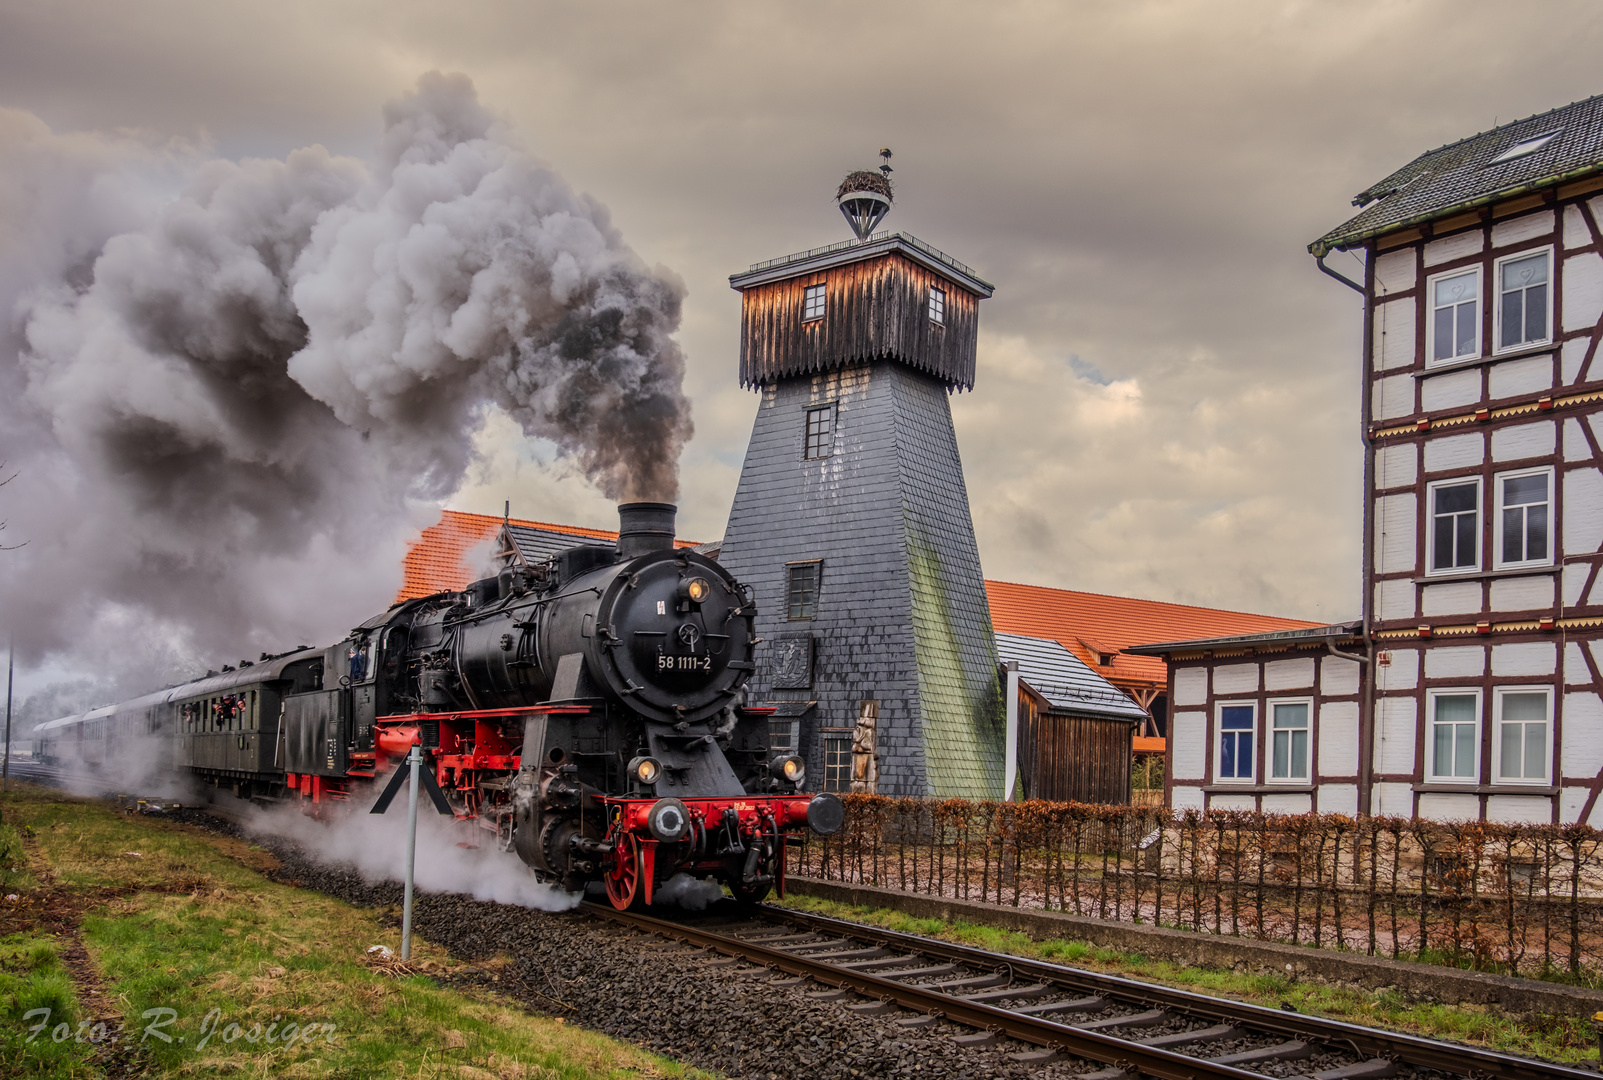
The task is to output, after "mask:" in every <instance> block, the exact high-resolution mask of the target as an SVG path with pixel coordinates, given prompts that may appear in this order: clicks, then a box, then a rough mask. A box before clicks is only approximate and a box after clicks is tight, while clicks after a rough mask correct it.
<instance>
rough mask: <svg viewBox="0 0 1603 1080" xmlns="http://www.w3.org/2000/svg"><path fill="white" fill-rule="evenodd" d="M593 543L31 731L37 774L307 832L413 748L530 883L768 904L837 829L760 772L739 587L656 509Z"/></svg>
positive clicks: (810, 800) (744, 591)
mask: <svg viewBox="0 0 1603 1080" xmlns="http://www.w3.org/2000/svg"><path fill="white" fill-rule="evenodd" d="M619 516H620V525H621V528H620V532H619V536H618V543H617V545H616V546H615V547H614V546H603V545H596V544H586V545H580V546H576V547H572V548H569V549H567V550H565V551H561V552H559V553H557V554H556V555H555V556H553V557H552V558H551V559H550V560H548V561H547V562H545V563H544V564H541V565H537V566H533V567H513V566H508V567H506V568H504V569H502V571H501V572H500V573H499V574H498V575H497V576H496V577H492V578H486V579H484V580H481V581H476V582H474V583H472V584H471V585H469V586H468V587H467V588H466V589H464V590H463V591H461V592H445V593H438V594H436V595H434V596H428V597H423V598H420V599H416V600H408V601H404V602H402V603H399V604H396V605H395V606H393V607H391V608H390V609H389V610H388V611H387V612H385V613H384V614H382V615H379V616H377V617H375V618H373V619H370V620H368V621H367V622H365V623H363V624H362V625H360V626H358V627H357V628H356V629H354V630H353V631H351V634H350V636H349V637H347V638H346V639H345V640H344V641H341V642H339V643H338V644H335V645H332V646H329V647H328V648H324V649H313V648H301V649H297V650H295V651H293V652H289V653H285V654H282V655H279V656H269V655H266V654H263V656H262V658H261V660H260V661H259V662H257V663H254V664H250V663H243V664H242V665H241V666H240V667H239V668H238V669H231V668H224V670H223V672H222V673H221V674H211V673H209V674H208V677H206V678H203V679H199V680H196V681H194V682H190V683H186V684H183V685H181V686H176V687H172V688H170V689H167V690H163V691H159V692H157V693H154V694H148V695H146V696H144V697H140V698H135V699H133V700H131V701H125V702H122V703H120V704H118V705H112V706H107V707H105V708H101V709H95V710H93V711H91V712H88V713H85V714H83V715H81V716H71V717H65V718H63V719H60V720H54V721H51V722H50V723H48V724H45V725H43V726H42V727H40V728H38V729H36V732H35V734H36V739H37V742H38V750H39V753H40V754H41V756H42V757H43V758H44V759H45V760H46V761H47V762H50V763H57V764H62V765H67V766H70V767H74V768H80V769H87V770H89V771H91V772H99V773H101V774H102V775H106V776H108V777H109V776H114V775H117V773H118V768H117V766H118V765H120V764H121V765H125V764H126V763H127V762H129V761H130V760H133V759H136V758H137V756H139V755H141V754H144V755H147V756H148V755H151V754H154V756H155V759H156V760H155V761H154V762H153V764H156V765H158V766H160V767H164V768H167V769H172V770H175V771H178V772H182V773H187V774H190V775H194V776H197V777H199V778H201V779H203V780H205V781H206V782H208V783H210V784H212V785H215V786H218V787H227V788H230V789H231V790H232V791H233V793H234V794H235V795H238V796H240V797H242V798H252V799H257V800H260V801H273V800H283V799H298V800H301V801H303V802H305V803H306V804H308V806H309V807H311V808H315V809H316V810H317V811H318V812H321V811H322V810H323V808H324V807H325V806H326V805H327V804H337V803H342V802H348V801H350V800H352V799H353V798H355V797H356V796H357V795H358V794H360V793H364V792H365V791H367V790H368V789H370V788H371V787H372V783H373V780H374V778H375V777H377V776H379V775H380V774H383V773H387V772H388V771H389V769H391V768H393V767H395V766H396V764H397V763H398V762H399V761H400V759H401V758H402V757H403V756H404V755H405V754H407V753H408V752H409V751H410V749H411V747H412V745H413V744H414V743H418V744H421V747H422V751H423V754H424V762H425V768H429V769H431V771H432V772H433V775H434V778H435V780H436V781H437V782H438V784H439V785H440V787H441V788H442V789H443V790H444V792H445V794H446V797H447V799H448V801H449V803H450V806H451V809H452V812H453V813H454V814H455V816H456V817H457V818H458V819H461V820H464V821H468V822H471V823H473V824H475V825H476V826H477V827H479V828H481V829H483V830H485V831H486V832H489V833H493V834H494V838H495V840H496V842H497V843H498V844H499V845H500V847H501V848H502V849H503V850H506V851H511V852H515V853H516V854H517V856H518V857H519V858H520V859H521V860H523V862H524V863H526V864H528V866H530V867H531V868H532V869H533V871H534V873H535V874H536V875H537V876H538V877H539V878H540V879H541V880H544V881H548V882H552V883H555V884H557V885H559V886H560V887H562V888H565V889H568V890H573V891H576V890H578V889H581V888H583V887H584V885H585V884H586V883H587V882H591V881H597V880H599V881H603V882H604V883H605V886H606V890H607V895H608V896H609V898H610V899H611V901H612V903H613V904H614V905H615V906H617V907H619V908H627V907H629V906H631V905H632V904H634V903H636V902H638V901H643V902H645V903H650V902H651V896H652V892H653V889H654V887H655V886H656V884H657V883H659V882H661V881H664V880H666V879H667V878H668V877H670V876H672V875H673V874H674V873H676V872H679V871H681V870H683V871H686V872H690V873H693V874H696V875H698V876H713V877H716V878H718V879H719V880H721V881H723V882H724V883H726V884H727V885H728V886H729V888H730V891H731V892H732V893H733V894H734V895H735V897H736V898H737V899H738V900H742V901H745V902H755V901H756V900H759V899H761V898H762V897H763V896H765V895H767V893H768V891H769V890H770V889H771V888H775V887H777V888H778V889H779V890H780V893H781V895H783V890H784V873H785V853H786V847H787V846H788V845H790V844H795V843H800V842H801V841H802V837H803V830H804V829H805V828H811V829H812V830H814V831H816V832H819V833H821V834H825V835H827V834H829V833H832V832H834V831H836V830H837V829H838V828H840V825H841V823H842V818H843V812H842V807H841V804H840V802H839V800H838V799H836V798H835V796H833V795H829V794H819V795H812V796H808V795H806V794H803V785H804V782H805V769H804V767H803V765H802V761H801V759H800V758H798V757H794V756H789V755H780V756H777V757H774V756H771V755H770V753H769V747H768V724H767V720H768V715H769V713H770V712H771V711H772V710H771V709H756V708H749V707H747V706H746V704H745V690H744V685H745V682H746V680H747V678H748V677H749V676H750V674H751V672H752V670H753V662H752V658H753V655H754V650H755V648H756V645H757V643H758V639H757V637H756V636H755V634H754V632H753V623H754V617H755V614H756V605H755V603H754V600H753V597H752V595H751V591H750V589H749V588H747V587H746V586H744V585H742V584H740V583H739V582H737V581H736V580H735V579H734V578H733V577H732V576H731V575H730V574H729V573H728V572H727V571H726V570H724V569H723V567H721V566H719V565H718V563H716V562H714V561H713V560H712V559H709V558H707V557H706V556H704V555H701V554H699V553H697V552H694V551H691V550H689V549H684V548H676V547H675V545H674V516H675V508H674V507H673V506H672V505H670V504H667V503H626V504H624V505H622V506H620V507H619Z"/></svg>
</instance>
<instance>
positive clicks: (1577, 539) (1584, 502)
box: [1564, 469, 1603, 555]
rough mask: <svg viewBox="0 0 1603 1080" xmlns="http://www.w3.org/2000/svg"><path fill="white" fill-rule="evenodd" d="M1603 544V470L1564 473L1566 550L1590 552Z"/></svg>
mask: <svg viewBox="0 0 1603 1080" xmlns="http://www.w3.org/2000/svg"><path fill="white" fill-rule="evenodd" d="M1600 545H1603V473H1600V472H1598V470H1596V469H1571V470H1570V471H1568V472H1566V473H1565V474H1564V554H1566V555H1590V554H1591V553H1592V552H1594V551H1596V550H1597V549H1598V547H1599V546H1600Z"/></svg>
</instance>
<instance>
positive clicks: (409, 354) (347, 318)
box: [0, 73, 691, 689]
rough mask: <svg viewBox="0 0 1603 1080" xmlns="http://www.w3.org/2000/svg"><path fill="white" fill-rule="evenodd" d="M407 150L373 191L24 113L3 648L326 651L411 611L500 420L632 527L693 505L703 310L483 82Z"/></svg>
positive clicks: (404, 109) (324, 159)
mask: <svg viewBox="0 0 1603 1080" xmlns="http://www.w3.org/2000/svg"><path fill="white" fill-rule="evenodd" d="M384 121H385V127H384V134H383V138H382V140H381V144H380V150H379V152H378V154H377V155H376V160H374V161H372V162H362V161H358V160H355V159H352V158H344V157H338V156H335V155H332V154H330V153H328V152H327V151H326V150H324V149H322V148H321V147H310V148H306V149H302V150H297V151H295V152H293V153H291V154H289V155H288V156H287V157H285V158H284V159H282V160H276V159H275V160H265V159H247V160H243V161H237V162H236V161H226V160H207V159H204V158H203V157H202V156H201V155H198V154H196V153H195V152H194V151H193V150H192V149H191V148H187V147H182V146H167V147H156V148H153V147H151V146H149V145H147V144H143V143H140V142H138V141H135V140H130V139H126V138H112V137H107V136H63V135H57V134H55V133H52V132H51V131H49V130H48V129H47V128H46V127H45V126H44V125H43V124H42V123H40V122H39V121H38V120H36V119H35V118H33V117H31V116H29V115H27V114H25V113H20V112H17V111H14V110H0V305H3V308H0V312H3V313H4V314H5V315H7V316H8V317H9V322H7V323H6V324H4V325H3V326H0V460H4V461H7V462H9V467H8V468H9V470H10V471H17V472H18V473H19V475H18V478H17V480H16V481H14V482H13V483H12V484H10V485H8V486H7V487H5V488H3V489H0V520H8V521H9V523H10V525H9V528H8V529H7V531H6V533H5V534H4V535H5V538H6V540H7V542H8V543H16V542H18V541H23V540H26V541H28V543H27V546H26V547H23V548H21V549H20V550H16V551H10V552H5V553H0V636H3V635H5V634H7V633H15V635H16V637H17V642H18V645H19V650H21V651H22V653H23V655H24V658H25V659H36V658H38V657H39V656H41V655H44V654H47V653H57V654H58V655H60V654H67V655H73V656H77V657H79V658H88V657H90V656H93V657H94V658H95V660H96V662H97V663H101V664H103V663H106V662H107V661H110V662H111V663H113V664H115V663H116V662H117V660H118V658H119V657H120V656H121V655H122V654H123V653H124V652H125V649H124V644H125V643H126V641H127V640H128V633H129V628H130V627H132V628H133V632H134V633H135V634H140V635H154V636H158V637H165V638H167V639H169V640H172V641H176V642H179V643H180V645H181V646H182V647H183V648H184V649H187V650H189V652H191V653H194V652H195V651H197V650H199V649H202V648H204V649H205V651H206V654H207V655H206V659H207V660H208V661H211V662H216V661H218V660H227V659H231V658H232V657H233V656H249V655H251V654H254V653H255V652H256V651H257V650H258V649H260V650H273V651H277V650H280V649H283V648H286V647H288V646H290V645H294V644H296V643H297V642H298V641H305V642H315V641H322V640H327V639H328V638H329V637H331V636H333V635H336V634H338V633H340V632H342V631H343V630H344V629H345V628H346V627H348V626H349V625H351V624H352V623H353V622H354V621H356V620H357V619H360V618H364V617H366V616H367V615H369V614H371V613H374V612H376V611H378V610H380V609H382V607H383V606H384V605H385V604H387V603H388V602H389V599H390V597H391V596H392V595H393V590H394V588H395V586H396V583H397V581H398V578H399V573H400V558H401V555H402V553H403V551H404V548H405V544H406V541H407V539H408V537H409V535H410V534H411V532H412V531H413V530H414V529H415V528H416V527H417V526H418V525H420V524H424V523H427V521H428V520H429V519H430V518H431V517H432V511H431V510H430V509H429V508H428V507H427V506H421V505H420V502H419V501H420V500H423V501H427V500H435V499H438V498H440V497H442V496H444V495H447V494H449V493H450V492H451V491H453V490H454V489H455V487H456V486H457V485H458V484H459V483H460V481H461V479H462V477H463V474H464V472H465V470H466V469H467V467H468V466H469V465H470V464H471V461H472V457H473V449H472V447H473V442H472V438H473V433H474V431H475V430H476V429H477V428H478V427H479V426H480V425H481V424H482V423H483V421H484V419H485V417H486V416H487V415H489V414H490V413H492V412H494V411H497V410H499V411H500V412H502V413H504V414H505V415H507V416H510V417H511V418H512V419H513V420H514V421H516V422H517V423H518V424H519V425H520V427H521V428H522V430H523V431H524V432H525V433H526V434H527V435H529V436H533V437H539V438H543V439H548V440H550V441H551V442H552V443H553V444H555V446H556V447H557V448H558V451H559V453H561V454H563V455H565V456H567V457H568V458H569V459H571V460H572V461H574V462H575V463H577V464H578V465H579V466H580V467H581V468H582V469H583V470H584V472H585V474H586V475H587V476H588V477H589V478H590V479H591V480H592V481H593V482H594V483H595V484H596V485H597V486H598V487H599V488H600V489H601V490H602V491H603V492H604V493H605V494H606V495H607V496H609V497H611V498H614V499H641V498H644V499H671V498H673V497H674V496H675V495H676V488H677V462H678V457H679V451H680V448H681V447H682V445H683V443H684V441H685V440H686V439H687V438H688V437H689V435H690V433H691V423H690V418H689V403H688V401H687V399H686V398H685V396H684V394H683V392H682V389H681V383H682V378H683V370H684V361H683V357H682V355H681V353H680V351H679V348H678V346H677V344H676V343H675V342H674V341H673V339H672V337H671V335H672V334H673V333H674V331H675V330H676V329H677V327H678V323H679V310H680V300H681V296H682V292H683V288H682V286H681V284H680V283H679V281H678V280H677V279H676V278H675V277H674V276H673V275H671V274H670V273H668V272H666V271H664V270H662V269H653V268H649V267H647V266H646V265H645V264H644V263H642V262H641V260H640V259H639V258H638V257H637V256H636V255H635V254H634V253H633V252H632V251H631V250H630V249H629V248H628V246H627V245H626V244H625V243H624V242H623V240H622V238H621V237H620V236H619V234H618V233H617V231H616V230H615V229H613V228H612V226H611V225H610V223H609V220H608V215H607V212H606V210H605V208H604V207H602V206H601V205H599V204H598V203H596V202H595V201H594V200H592V199H590V198H588V197H587V196H583V195H579V194H576V193H574V192H573V191H572V190H571V189H570V188H569V187H568V185H567V184H566V183H565V182H564V181H563V180H562V179H561V177H559V176H558V175H557V174H556V173H554V172H553V171H551V169H550V168H549V167H547V166H545V165H543V164H541V163H540V162H539V161H538V160H536V159H535V158H533V157H532V156H530V155H529V154H528V153H526V152H525V151H523V150H522V149H520V148H519V147H518V146H516V145H515V144H514V143H512V142H511V141H510V140H509V139H508V137H507V135H506V133H505V132H504V131H503V130H502V129H501V128H500V126H499V125H498V124H497V123H496V122H495V121H494V118H493V117H492V116H491V115H490V114H489V113H488V112H487V111H486V110H485V109H484V108H483V107H482V106H481V105H480V104H479V102H478V100H477V97H476V95H475V93H474V89H473V86H472V84H471V83H470V82H469V81H468V80H467V79H466V78H465V77H462V76H447V75H440V74H437V73H435V74H429V75H426V76H424V77H423V78H422V79H421V80H419V82H418V85H417V88H416V89H415V91H414V92H412V93H410V94H408V95H406V96H405V97H403V98H402V99H400V100H398V101H396V102H393V103H391V104H390V105H389V106H387V107H386V109H385V111H384ZM131 677H132V678H142V679H143V681H144V682H145V683H146V686H147V687H148V685H150V684H152V683H155V682H160V681H168V680H169V679H170V678H171V677H172V673H170V672H167V671H162V672H153V671H150V670H149V669H142V670H135V671H134V672H133V673H132V675H131ZM128 688H129V687H127V686H124V687H122V689H128ZM134 688H136V689H143V688H146V687H134Z"/></svg>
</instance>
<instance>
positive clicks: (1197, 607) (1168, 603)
mask: <svg viewBox="0 0 1603 1080" xmlns="http://www.w3.org/2000/svg"><path fill="white" fill-rule="evenodd" d="M1600 96H1603V95H1600ZM985 583H986V584H987V585H992V584H995V585H1011V586H1013V587H1015V588H1019V589H1040V590H1042V591H1044V592H1056V593H1069V594H1072V595H1075V596H1098V597H1102V598H1103V599H1106V600H1126V601H1129V600H1133V601H1135V602H1136V603H1139V604H1161V605H1163V606H1164V607H1175V608H1187V609H1189V610H1191V611H1217V612H1220V613H1222V614H1225V615H1245V616H1248V617H1249V618H1253V619H1279V620H1280V621H1282V622H1289V623H1301V624H1302V625H1304V626H1323V625H1326V624H1324V623H1320V622H1316V621H1314V620H1312V619H1294V618H1291V617H1290V616H1287V615H1264V614H1262V613H1260V612H1256V611H1241V610H1239V609H1237V608H1220V607H1205V606H1203V605H1202V604H1182V603H1179V602H1177V601H1174V600H1149V599H1147V598H1146V597H1143V596H1119V595H1116V594H1114V593H1096V592H1087V591H1086V590H1084V589H1063V588H1059V587H1057V586H1055V585H1031V584H1029V583H1028V582H1023V581H1003V580H1002V579H1000V578H986V579H985ZM1026 636H1028V635H1026Z"/></svg>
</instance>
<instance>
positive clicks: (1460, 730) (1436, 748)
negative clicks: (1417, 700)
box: [1428, 692, 1481, 783]
mask: <svg viewBox="0 0 1603 1080" xmlns="http://www.w3.org/2000/svg"><path fill="white" fill-rule="evenodd" d="M1429 697H1430V703H1429V709H1430V713H1429V715H1430V738H1429V740H1428V742H1429V754H1430V779H1432V780H1464V781H1468V782H1470V783H1474V782H1475V778H1476V776H1477V774H1478V771H1479V770H1478V766H1479V764H1480V761H1479V757H1480V754H1479V751H1480V739H1479V737H1478V729H1479V728H1480V715H1481V696H1480V694H1478V693H1467V694H1466V693H1445V692H1443V693H1432V694H1430V695H1429Z"/></svg>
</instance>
